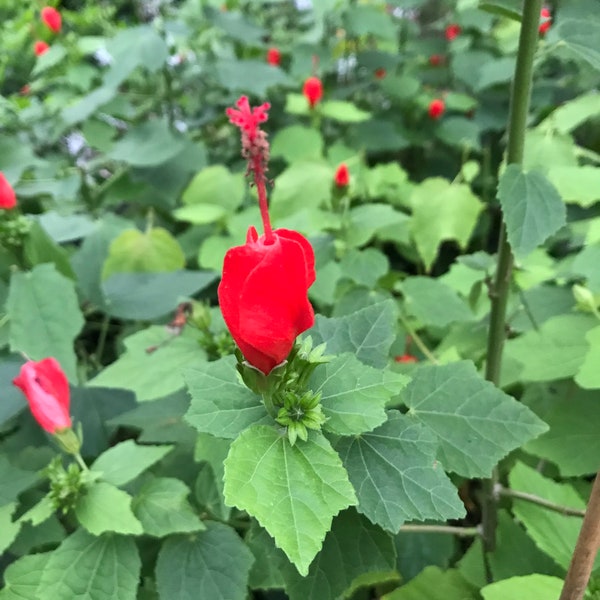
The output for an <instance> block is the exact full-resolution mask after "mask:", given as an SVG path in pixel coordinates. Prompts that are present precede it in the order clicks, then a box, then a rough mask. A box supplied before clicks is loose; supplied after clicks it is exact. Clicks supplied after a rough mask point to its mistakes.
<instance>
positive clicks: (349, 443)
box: [336, 411, 465, 533]
mask: <svg viewBox="0 0 600 600" xmlns="http://www.w3.org/2000/svg"><path fill="white" fill-rule="evenodd" d="M437 446H438V439H437V437H436V436H435V435H434V434H433V432H432V431H431V430H430V429H428V428H427V427H424V426H422V425H419V424H417V423H415V422H414V420H413V419H411V418H409V417H407V416H405V415H402V414H400V413H399V412H398V411H390V412H389V413H388V420H387V422H385V423H384V424H383V425H381V427H378V428H377V429H375V430H374V431H371V432H370V433H364V434H362V435H360V436H356V437H351V438H342V439H341V440H340V441H339V442H338V444H337V445H336V450H337V451H338V452H339V454H340V457H341V459H342V462H343V463H344V467H346V470H347V471H348V477H349V478H350V482H351V483H352V485H353V486H354V489H355V490H357V496H358V501H359V504H358V510H359V511H360V512H362V513H363V514H364V515H366V516H367V517H368V518H369V519H370V520H371V521H372V522H373V523H377V524H378V525H380V526H381V527H383V528H384V529H387V530H388V531H391V532H393V533H396V532H398V530H399V529H400V526H401V525H402V523H404V522H405V521H412V520H417V521H424V520H425V519H434V520H436V521H445V520H446V519H457V518H460V517H463V516H464V514H465V509H464V506H463V504H462V502H461V501H460V500H459V498H458V494H457V491H456V488H455V487H454V485H453V484H452V483H451V481H450V480H449V479H448V477H447V476H446V474H445V473H444V469H443V467H442V466H441V465H440V464H439V463H437V462H436V460H435V456H436V451H437Z"/></svg>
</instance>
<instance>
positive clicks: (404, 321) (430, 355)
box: [400, 315, 440, 365]
mask: <svg viewBox="0 0 600 600" xmlns="http://www.w3.org/2000/svg"><path fill="white" fill-rule="evenodd" d="M400 321H401V322H402V327H404V329H406V333H408V335H410V337H411V338H412V340H413V341H414V342H415V344H416V345H417V348H419V350H420V351H421V352H422V353H423V354H424V355H425V356H426V357H427V358H428V359H429V360H430V361H431V362H432V363H433V364H434V365H439V364H440V363H439V361H438V359H437V358H436V357H435V356H434V355H433V353H432V352H431V350H430V349H429V348H428V347H427V346H426V345H425V342H424V341H423V339H422V338H421V336H420V335H419V334H418V333H417V332H416V330H415V328H414V327H412V326H411V325H410V324H409V322H408V319H407V318H406V317H404V316H403V315H400Z"/></svg>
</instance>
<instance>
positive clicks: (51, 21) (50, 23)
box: [41, 6, 62, 33]
mask: <svg viewBox="0 0 600 600" xmlns="http://www.w3.org/2000/svg"><path fill="white" fill-rule="evenodd" d="M41 17H42V21H43V22H44V24H45V25H46V26H47V27H48V29H51V30H52V31H54V33H58V32H59V31H60V28H61V26H62V17H61V16H60V13H59V12H58V11H57V10H56V9H55V8H53V7H52V6H45V7H44V8H42V13H41Z"/></svg>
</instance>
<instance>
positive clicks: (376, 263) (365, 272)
mask: <svg viewBox="0 0 600 600" xmlns="http://www.w3.org/2000/svg"><path fill="white" fill-rule="evenodd" d="M340 268H341V270H342V275H343V276H344V277H349V278H350V279H352V280H353V281H355V282H356V283H358V284H359V285H364V286H366V287H368V288H373V287H375V285H376V284H377V280H378V279H379V278H380V277H383V276H384V275H385V274H386V273H387V272H388V271H389V268H390V262H389V260H388V257H387V256H386V255H385V254H383V252H380V251H379V250H376V249H375V248H366V249H365V250H357V249H355V248H352V249H351V250H349V251H348V252H347V253H346V254H344V256H343V257H342V260H341V261H340Z"/></svg>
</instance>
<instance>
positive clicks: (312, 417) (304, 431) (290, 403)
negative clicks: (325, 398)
mask: <svg viewBox="0 0 600 600" xmlns="http://www.w3.org/2000/svg"><path fill="white" fill-rule="evenodd" d="M320 401H321V393H320V392H318V393H317V394H314V393H313V392H311V391H307V392H305V393H304V394H303V395H302V396H298V395H297V394H295V393H294V392H287V393H285V394H283V406H282V407H281V408H280V409H279V412H278V413H277V418H276V419H275V420H276V421H277V422H278V423H279V424H280V425H283V426H284V427H285V428H286V430H287V437H288V440H289V442H290V445H292V446H293V445H294V444H295V443H296V441H297V439H298V438H300V439H301V440H302V441H304V442H305V441H306V440H307V439H308V430H309V429H314V430H316V431H319V430H320V429H321V426H322V425H323V423H325V421H326V420H327V419H326V417H325V415H324V414H323V411H322V409H321V404H320Z"/></svg>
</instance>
